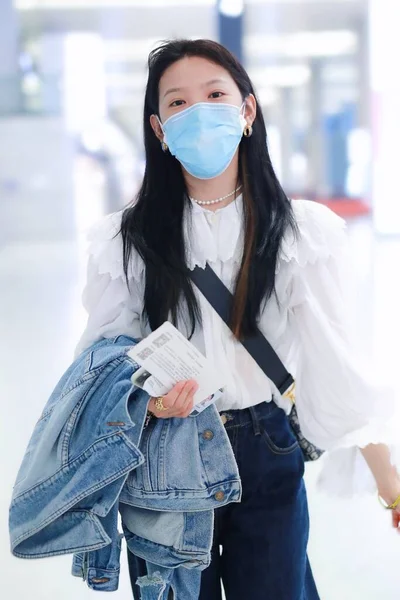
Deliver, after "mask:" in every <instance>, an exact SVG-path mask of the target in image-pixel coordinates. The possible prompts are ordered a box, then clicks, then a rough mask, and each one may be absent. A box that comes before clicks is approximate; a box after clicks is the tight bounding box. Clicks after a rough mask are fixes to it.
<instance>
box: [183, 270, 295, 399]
mask: <svg viewBox="0 0 400 600" xmlns="http://www.w3.org/2000/svg"><path fill="white" fill-rule="evenodd" d="M189 276H190V278H191V279H192V281H193V283H194V284H195V285H196V286H197V287H198V289H199V290H200V291H201V293H202V294H203V295H204V296H205V298H206V299H207V300H208V301H209V303H210V304H211V306H212V307H213V308H214V309H215V311H216V312H217V313H218V314H219V316H220V317H221V319H222V320H223V321H224V322H225V323H226V324H227V325H228V327H229V328H230V313H231V306H232V301H233V296H232V294H231V292H230V291H229V290H228V288H227V287H226V286H225V285H224V284H223V283H222V281H221V280H220V278H219V277H218V275H216V273H215V272H214V271H213V269H212V268H211V267H210V265H207V266H206V268H205V269H201V268H200V267H195V269H194V270H193V271H189ZM242 345H243V346H244V347H245V348H246V350H247V352H248V353H249V354H250V355H251V356H252V357H253V358H254V360H255V361H256V363H257V364H258V366H259V367H260V368H261V369H262V370H263V371H264V373H265V374H266V375H267V377H268V378H269V379H271V381H273V382H274V384H275V385H276V387H277V388H278V390H279V392H280V393H281V394H282V395H283V394H284V393H285V392H286V391H287V390H288V389H289V388H290V386H291V385H292V384H293V383H294V379H293V377H292V376H291V374H290V373H289V372H288V371H287V370H286V368H285V365H284V364H283V363H282V361H281V360H280V358H279V356H278V355H277V354H276V352H275V350H274V349H273V348H272V346H271V344H270V343H269V342H268V340H267V339H266V338H265V337H264V335H263V334H262V333H261V331H260V330H259V329H257V332H256V333H255V334H254V335H252V336H248V337H247V338H245V339H244V340H242Z"/></svg>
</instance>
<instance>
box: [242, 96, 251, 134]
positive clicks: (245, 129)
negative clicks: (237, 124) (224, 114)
mask: <svg viewBox="0 0 400 600" xmlns="http://www.w3.org/2000/svg"><path fill="white" fill-rule="evenodd" d="M243 107H244V111H243ZM242 111H243V112H242ZM245 112H246V99H244V100H243V103H242V105H241V107H240V117H241V118H242V119H243V121H244V127H243V135H244V137H246V138H249V137H251V135H252V133H253V127H252V126H251V125H249V124H248V123H247V121H246V117H245V116H244V114H245Z"/></svg>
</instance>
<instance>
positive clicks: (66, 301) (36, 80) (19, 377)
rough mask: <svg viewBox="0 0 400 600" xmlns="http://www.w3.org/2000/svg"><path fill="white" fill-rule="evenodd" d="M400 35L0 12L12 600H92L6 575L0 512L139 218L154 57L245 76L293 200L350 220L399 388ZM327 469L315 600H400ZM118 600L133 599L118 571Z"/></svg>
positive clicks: (370, 327) (156, 13)
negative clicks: (91, 260) (105, 245)
mask: <svg viewBox="0 0 400 600" xmlns="http://www.w3.org/2000/svg"><path fill="white" fill-rule="evenodd" d="M399 30H400V2H399V0H369V1H368V0H327V1H325V0H304V1H303V0H246V1H245V2H243V1H241V0H219V1H216V0H0V281H1V295H0V328H1V329H0V332H1V346H0V358H1V363H0V364H1V369H0V392H1V393H0V397H1V402H2V419H1V436H0V439H1V447H0V451H1V454H2V456H3V472H2V475H3V477H2V482H3V486H2V492H1V498H0V509H1V522H0V535H1V564H2V569H3V572H4V573H6V577H4V578H3V582H5V583H3V590H4V594H2V595H3V598H6V600H22V598H26V597H27V595H29V598H30V600H50V599H53V598H54V597H55V596H57V598H58V599H59V600H67V599H70V598H74V600H79V599H80V598H82V599H84V598H89V597H93V594H95V592H91V591H90V590H88V589H87V588H86V584H85V583H83V582H81V581H79V580H77V579H75V578H72V577H71V576H70V575H69V570H70V562H71V560H70V558H71V557H68V556H67V557H57V558H51V559H42V560H37V561H35V560H33V561H22V560H20V559H16V558H13V557H12V556H11V554H10V552H9V548H8V532H7V509H8V504H9V501H10V494H11V488H12V484H13V482H14V479H15V476H16V472H17V469H18V467H19V464H20V462H21V460H22V456H23V454H24V451H25V447H26V444H27V442H28V439H29V436H30V434H31V431H32V428H33V426H34V424H35V422H36V420H37V418H38V416H39V414H40V412H41V409H42V407H43V405H44V403H45V402H46V400H47V397H48V395H49V394H50V392H51V390H52V389H53V387H54V385H55V383H56V382H57V380H58V379H59V377H60V375H61V374H62V372H63V371H64V370H65V368H66V367H67V366H68V365H69V363H70V362H71V360H72V353H73V350H74V347H75V345H76V343H77V340H78V338H79V335H80V333H81V331H82V329H83V327H84V324H85V314H84V312H83V309H82V308H81V301H80V296H81V291H82V287H83V284H84V278H85V270H86V256H85V235H86V231H87V229H88V227H90V225H91V224H92V223H94V222H96V221H97V220H98V219H99V218H100V217H101V216H102V215H104V214H106V213H109V212H112V211H115V210H118V209H120V208H122V207H123V206H124V205H125V204H126V203H127V202H129V201H130V200H131V198H132V197H133V195H134V193H135V190H136V189H137V186H138V185H139V182H140V179H141V175H142V173H143V168H144V162H143V149H142V133H141V132H142V122H141V119H142V108H143V107H142V104H143V93H144V86H145V81H146V59H147V55H148V53H149V51H150V50H151V49H152V48H154V47H155V46H156V45H157V42H158V41H160V40H164V39H167V38H174V37H189V38H197V37H206V38H212V39H215V40H218V41H220V42H221V43H223V44H224V45H226V46H227V47H228V48H229V49H230V50H232V51H233V52H234V53H235V54H236V55H237V56H238V57H239V58H240V59H241V60H242V62H243V63H244V65H245V67H246V68H247V70H248V72H249V74H250V76H251V78H252V80H253V83H254V85H255V87H256V90H257V92H258V97H259V100H260V103H261V106H262V109H263V111H264V115H265V119H266V122H267V129H268V135H269V146H270V150H271V154H272V157H273V162H274V166H275V169H276V171H277V173H278V175H279V177H280V179H281V181H282V183H283V186H284V188H285V190H286V192H287V193H288V195H290V196H291V197H293V198H309V199H311V200H315V201H318V202H324V203H326V204H328V206H330V207H331V208H332V209H333V210H335V211H336V212H337V213H338V214H340V215H342V216H344V217H345V218H346V219H347V222H348V229H349V234H350V242H351V248H352V252H353V258H354V272H353V273H354V274H353V283H354V291H353V294H352V295H351V299H350V302H349V311H350V312H351V315H352V320H353V322H354V325H355V329H356V331H357V333H358V336H359V340H360V346H361V350H360V352H362V353H363V354H365V357H366V358H367V359H368V360H369V361H370V362H371V364H373V365H374V367H377V368H378V369H379V370H380V371H381V372H382V373H383V376H384V377H385V378H386V380H389V381H390V380H394V377H395V374H396V372H397V371H398V361H397V359H398V345H397V340H398V337H399V333H400V317H399V314H398V312H399V311H398V306H399V305H400V290H399V285H398V280H397V274H398V273H399V268H398V264H399V259H400V200H399V197H398V192H397V185H398V177H397V175H398V172H399V168H398V165H397V158H398V140H399V137H400V115H399V106H400V79H399V68H398V57H399V56H400V36H399ZM321 392H322V393H323V390H322V391H321ZM319 468H320V465H318V464H317V465H311V466H310V468H309V469H308V472H307V483H308V488H309V497H310V510H311V519H312V525H311V527H312V530H311V542H310V555H311V560H312V564H313V566H314V571H315V577H316V580H317V583H318V585H319V587H320V593H321V598H322V600H339V599H340V600H361V599H362V600H376V599H377V598H381V597H384V598H386V600H398V598H399V597H400V571H399V569H398V560H397V556H398V552H399V548H400V538H399V536H398V535H397V534H396V533H395V532H394V531H392V530H391V529H390V522H389V520H388V518H387V515H386V513H385V512H384V511H383V510H382V509H381V508H380V507H379V505H378V503H377V501H376V498H356V499H352V500H347V501H339V500H335V499H334V498H329V497H326V496H321V495H320V494H319V492H318V491H317V490H316V487H315V479H316V477H317V475H318V470H319ZM4 586H5V587H4ZM96 594H101V593H100V592H96ZM114 597H115V598H121V599H123V598H125V599H128V598H130V597H131V594H130V588H129V583H128V572H127V565H126V561H125V557H123V564H122V575H121V581H120V589H119V590H118V592H115V593H114ZM244 600H245V599H244ZM246 600H247V599H246ZM271 600H273V599H271Z"/></svg>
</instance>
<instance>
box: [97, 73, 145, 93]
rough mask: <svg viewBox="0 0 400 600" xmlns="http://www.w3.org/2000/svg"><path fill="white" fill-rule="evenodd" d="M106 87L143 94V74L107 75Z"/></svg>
mask: <svg viewBox="0 0 400 600" xmlns="http://www.w3.org/2000/svg"><path fill="white" fill-rule="evenodd" d="M105 81H106V86H107V87H108V88H112V89H126V90H129V91H138V92H142V93H144V90H145V87H146V77H145V74H143V75H139V74H137V73H107V74H106V78H105Z"/></svg>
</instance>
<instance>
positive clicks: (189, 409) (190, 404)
mask: <svg viewBox="0 0 400 600" xmlns="http://www.w3.org/2000/svg"><path fill="white" fill-rule="evenodd" d="M193 405H194V400H193V394H190V395H189V396H188V398H187V400H186V403H185V405H184V406H183V407H182V411H181V412H180V414H179V415H177V416H179V417H183V418H185V417H188V416H189V415H190V413H191V412H192V410H193Z"/></svg>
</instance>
